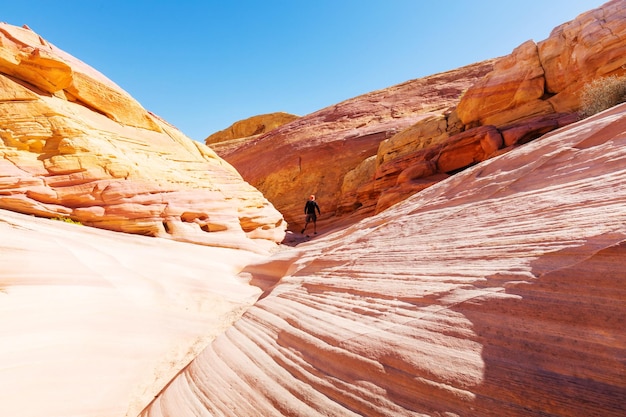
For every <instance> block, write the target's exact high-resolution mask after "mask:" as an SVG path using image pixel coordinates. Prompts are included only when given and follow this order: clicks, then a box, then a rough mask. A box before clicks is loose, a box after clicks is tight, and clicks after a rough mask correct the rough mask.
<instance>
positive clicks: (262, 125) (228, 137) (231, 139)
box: [204, 112, 298, 153]
mask: <svg viewBox="0 0 626 417" xmlns="http://www.w3.org/2000/svg"><path fill="white" fill-rule="evenodd" d="M296 119H298V116H296V115H293V114H289V113H282V112H279V113H270V114H261V115H258V116H252V117H249V118H247V119H245V120H240V121H238V122H235V123H233V124H232V125H231V126H229V127H227V128H226V129H224V130H220V131H219V132H216V133H214V134H212V135H211V136H209V137H208V138H206V139H205V140H204V143H206V144H207V145H208V146H210V147H211V149H213V150H215V151H216V152H220V153H222V152H224V153H227V152H228V150H229V149H233V148H235V149H236V148H238V147H239V146H241V144H242V143H244V142H245V141H247V140H250V139H253V138H255V137H258V136H259V135H262V134H263V133H267V132H269V131H271V130H274V129H276V128H277V127H280V126H282V125H284V124H287V123H289V122H293V121H294V120H296Z"/></svg>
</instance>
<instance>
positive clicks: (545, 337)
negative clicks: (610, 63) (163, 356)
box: [141, 105, 626, 417]
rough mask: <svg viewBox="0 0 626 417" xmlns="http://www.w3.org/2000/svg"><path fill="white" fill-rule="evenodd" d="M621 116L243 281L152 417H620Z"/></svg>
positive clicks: (561, 136) (258, 269) (625, 183)
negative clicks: (234, 306) (230, 308)
mask: <svg viewBox="0 0 626 417" xmlns="http://www.w3.org/2000/svg"><path fill="white" fill-rule="evenodd" d="M625 167H626V105H622V106H620V107H618V108H615V109H613V110H611V111H608V112H605V113H603V114H601V115H598V116H596V117H593V118H591V119H587V120H585V121H583V122H579V123H576V124H572V125H570V126H568V127H566V128H563V129H560V130H558V131H556V132H554V133H552V134H548V135H546V136H544V137H542V138H541V140H538V141H534V142H532V143H529V144H526V145H524V146H522V147H519V148H517V149H515V150H513V151H511V152H509V153H506V154H504V155H501V156H499V157H496V158H493V159H491V160H489V161H486V162H483V163H481V164H478V165H476V166H474V167H472V168H470V169H468V170H466V171H464V172H462V173H460V174H458V175H456V176H455V177H452V178H449V179H448V180H446V181H443V182H440V183H438V184H437V185H435V186H433V187H430V188H429V189H427V190H425V191H423V192H422V193H419V194H416V195H414V196H413V197H411V198H409V199H408V200H406V201H404V202H403V203H400V204H397V205H395V206H393V207H392V208H390V209H388V210H386V211H384V212H383V213H381V214H379V215H377V216H374V217H372V218H369V219H367V220H364V221H362V222H360V223H358V224H356V225H354V226H352V227H350V228H348V229H346V230H343V231H340V232H337V233H335V234H331V235H329V236H327V237H324V238H320V239H319V240H317V241H314V242H311V243H309V244H307V245H302V246H300V247H298V248H297V249H294V250H293V251H291V252H286V253H283V254H281V255H280V256H277V257H276V259H275V260H270V261H269V262H267V263H264V264H261V265H257V266H250V267H248V268H247V271H246V272H245V273H244V274H242V276H244V277H246V276H247V277H248V278H249V279H251V282H252V283H254V284H256V285H259V286H261V288H262V289H263V290H264V291H265V292H264V294H263V295H262V296H261V299H260V300H259V301H258V302H257V303H256V304H255V306H254V307H253V308H251V309H250V310H249V311H248V312H247V313H246V314H245V315H244V316H243V318H242V319H240V320H239V321H238V322H236V324H235V325H234V327H233V328H231V329H229V330H228V331H227V332H226V333H225V334H224V335H222V336H220V337H218V338H217V340H216V342H215V343H213V344H212V346H211V347H210V348H208V349H207V350H205V351H204V352H203V353H202V354H200V355H199V357H198V358H197V359H196V360H194V361H193V362H192V363H191V364H190V365H189V366H188V367H187V368H186V369H185V370H184V371H183V372H182V373H181V374H180V375H179V376H178V377H177V378H176V379H174V381H172V382H171V383H170V384H169V385H168V387H167V388H166V389H165V390H164V391H163V392H162V393H161V394H160V395H159V396H158V398H157V399H155V401H154V402H153V403H152V404H151V405H150V406H149V407H148V408H147V409H146V410H145V411H144V412H143V413H142V414H141V415H142V416H143V417H161V416H176V417H185V416H196V415H228V416H250V415H263V416H270V415H271V416H303V415H306V416H322V415H324V416H357V415H358V416H390V415H393V416H443V415H446V416H520V417H521V416H524V417H528V416H548V415H549V416H569V417H573V416H580V417H583V416H584V417H586V416H605V417H606V416H614V417H617V416H623V415H624V413H626V402H625V401H624V400H625V399H626V379H625V378H624V375H626V364H625V363H624V360H623V359H624V357H625V355H626V333H625V332H624V317H626V290H625V289H626V274H625V273H624V271H626V263H625V262H626V261H625V259H626V226H625V225H626V169H625Z"/></svg>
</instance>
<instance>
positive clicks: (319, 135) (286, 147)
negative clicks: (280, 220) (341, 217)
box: [217, 61, 492, 230]
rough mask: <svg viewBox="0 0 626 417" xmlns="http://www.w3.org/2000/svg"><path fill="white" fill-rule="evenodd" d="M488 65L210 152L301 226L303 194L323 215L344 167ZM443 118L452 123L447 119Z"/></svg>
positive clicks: (447, 103) (434, 110) (335, 196)
mask: <svg viewBox="0 0 626 417" xmlns="http://www.w3.org/2000/svg"><path fill="white" fill-rule="evenodd" d="M491 69H492V62H491V61H486V62H481V63H478V64H474V65H470V66H467V67H463V68H460V69H457V70H454V71H449V72H444V73H441V74H435V75H432V76H430V77H425V78H422V79H418V80H412V81H408V82H406V83H403V84H400V85H396V86H393V87H390V88H387V89H384V90H380V91H375V92H372V93H369V94H365V95H362V96H359V97H356V98H353V99H350V100H346V101H344V102H342V103H339V104H336V105H334V106H331V107H328V108H326V109H322V110H320V111H317V112H315V113H312V114H310V115H307V116H303V117H301V118H299V119H297V120H295V121H293V122H290V123H287V124H285V125H283V126H280V127H278V128H276V129H274V130H272V131H270V132H268V133H266V134H263V135H260V136H258V137H256V138H253V139H249V140H246V141H245V142H243V143H242V144H241V146H240V147H236V148H233V147H229V148H226V149H223V148H222V149H220V148H219V147H218V148H217V150H218V152H219V154H220V156H222V157H223V158H224V159H226V160H227V161H228V162H229V163H231V164H232V165H233V166H234V167H235V168H236V169H237V170H238V171H239V172H240V173H241V174H242V176H243V178H244V179H246V181H248V182H250V183H251V184H252V185H254V186H255V187H257V188H258V189H259V190H260V191H261V192H263V195H264V196H265V197H267V199H268V200H269V201H271V202H272V204H273V205H274V206H275V207H276V208H277V209H279V211H280V212H281V213H282V214H283V215H284V216H285V220H287V223H289V225H290V228H291V229H292V230H300V229H301V228H302V221H303V207H304V203H305V202H306V200H307V198H308V196H309V195H310V194H315V195H316V196H317V199H318V201H319V203H320V205H321V209H322V219H327V218H328V217H329V216H332V215H333V214H334V213H335V211H336V210H337V207H338V205H339V201H340V196H341V189H342V185H343V180H344V178H345V176H346V175H347V173H348V172H350V171H352V170H354V169H356V168H357V167H358V166H359V165H360V164H361V163H362V162H363V161H364V160H365V159H367V158H369V157H371V156H374V155H376V153H377V150H378V146H379V144H380V143H381V142H382V141H384V140H385V139H388V138H390V137H392V136H393V135H394V134H396V133H398V132H400V131H402V130H404V129H405V128H408V127H409V126H411V125H413V124H415V123H416V122H417V121H419V120H421V119H424V118H425V117H428V116H430V115H433V114H443V113H445V112H446V110H447V109H448V108H449V107H451V106H453V105H455V104H456V103H457V102H458V98H459V96H460V95H461V93H462V92H463V91H465V90H466V89H467V88H469V86H471V85H472V84H473V83H474V82H475V80H477V79H479V78H480V77H482V76H483V75H485V74H486V73H488V72H489V71H490V70H491ZM445 123H450V124H454V123H455V119H454V117H452V118H451V119H450V121H447V119H446V122H445ZM369 180H371V179H369ZM323 221H325V220H323Z"/></svg>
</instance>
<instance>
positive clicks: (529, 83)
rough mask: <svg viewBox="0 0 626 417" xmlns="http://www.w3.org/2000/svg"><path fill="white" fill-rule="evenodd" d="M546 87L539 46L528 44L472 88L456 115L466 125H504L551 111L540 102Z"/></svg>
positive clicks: (546, 105) (463, 99) (519, 48)
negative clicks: (538, 51)
mask: <svg viewBox="0 0 626 417" xmlns="http://www.w3.org/2000/svg"><path fill="white" fill-rule="evenodd" d="M544 84H545V78H544V73H543V68H542V66H541V62H540V60H539V54H538V53H537V45H536V44H535V43H534V42H533V41H528V42H526V43H524V44H522V45H520V46H519V47H517V48H516V49H515V50H514V51H513V52H512V53H511V54H510V55H507V56H505V57H503V58H500V59H499V60H498V61H497V62H496V63H495V64H494V69H493V71H492V72H491V73H490V74H488V75H486V76H485V77H484V78H483V79H482V80H480V81H478V82H477V83H476V84H475V85H473V86H472V87H470V88H469V90H468V91H467V92H466V93H465V94H464V95H463V97H462V98H461V101H460V103H459V105H458V107H457V113H458V115H459V118H460V119H461V120H462V121H463V123H465V124H466V125H475V124H481V125H487V124H493V125H502V124H506V123H510V122H512V121H515V120H517V119H520V118H523V117H525V116H528V115H533V114H537V113H548V112H552V107H551V106H550V105H549V104H548V103H547V102H544V101H542V100H541V98H542V96H543V95H544Z"/></svg>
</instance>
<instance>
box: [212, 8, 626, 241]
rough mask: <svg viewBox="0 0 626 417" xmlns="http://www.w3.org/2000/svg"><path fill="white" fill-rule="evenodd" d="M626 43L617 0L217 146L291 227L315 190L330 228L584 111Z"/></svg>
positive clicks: (623, 66)
mask: <svg viewBox="0 0 626 417" xmlns="http://www.w3.org/2000/svg"><path fill="white" fill-rule="evenodd" d="M624 51H626V1H624V0H613V1H611V2H608V3H606V4H605V5H603V6H602V7H600V8H598V9H595V10H592V11H589V12H587V13H584V14H581V15H580V16H578V17H577V18H576V19H574V20H572V21H571V22H567V23H565V24H563V25H560V26H559V27H557V28H555V29H554V30H553V31H552V33H551V34H550V36H549V37H548V39H546V40H543V41H541V42H538V43H535V42H534V41H532V40H529V41H527V42H524V43H523V44H522V45H520V46H518V47H517V48H515V49H514V50H513V51H512V52H511V54H509V55H507V56H504V57H500V58H498V59H495V60H493V61H489V62H483V63H479V64H475V65H473V66H469V67H466V68H462V69H459V70H455V71H450V72H447V73H443V74H437V75H434V76H431V77H425V78H423V79H421V80H413V81H410V82H407V83H404V84H402V85H399V86H394V87H391V88H388V89H385V90H381V91H379V92H376V93H372V94H366V95H364V96H361V97H357V98H355V99H352V100H349V101H347V102H344V103H340V104H338V105H337V106H334V107H329V108H327V109H323V110H321V111H319V112H316V113H313V114H311V115H308V116H304V117H303V118H301V119H299V120H298V121H296V122H292V123H289V124H287V125H285V126H283V127H282V128H280V129H277V130H275V131H273V132H270V133H268V134H267V135H262V136H260V137H259V138H258V139H256V140H255V141H248V142H246V143H245V145H241V146H240V147H239V148H238V147H237V146H234V147H230V148H228V150H225V151H220V150H218V152H219V153H220V155H222V156H223V157H224V158H225V159H226V160H228V161H229V162H232V163H233V165H234V166H235V167H236V168H237V169H238V170H239V171H240V172H241V173H242V175H243V177H244V178H245V179H246V180H248V181H249V182H250V183H252V184H253V185H255V186H256V187H258V188H259V189H260V190H262V191H263V193H264V194H265V196H266V197H267V198H268V199H269V200H270V201H271V202H272V203H273V204H274V205H275V206H276V207H277V208H278V209H279V210H280V211H281V212H283V213H284V214H285V218H286V220H287V221H288V222H289V224H290V229H291V230H295V231H297V230H300V228H301V222H302V220H303V213H302V206H303V204H304V201H305V199H306V198H307V196H308V195H309V194H311V193H313V194H315V195H316V196H317V197H318V202H319V203H320V204H321V205H322V207H323V209H325V212H326V214H325V216H322V220H321V225H322V228H324V227H325V225H326V227H329V226H330V225H332V224H337V223H342V222H343V223H346V222H350V221H357V220H359V219H362V218H364V217H367V216H369V215H371V214H373V213H376V212H380V211H381V210H384V209H385V208H387V207H390V206H391V205H393V204H396V203H398V202H400V201H402V200H404V199H405V198H407V197H408V196H410V195H411V194H413V193H415V192H418V191H421V190H423V189H425V188H427V187H430V186H432V185H433V184H436V183H437V182H439V181H441V180H443V179H445V178H447V177H448V176H450V175H451V174H455V173H457V172H459V171H460V170H462V169H466V168H468V167H470V166H472V165H474V164H476V163H478V162H480V161H483V160H486V159H489V158H491V157H493V156H496V155H499V154H501V153H504V152H507V151H509V150H511V149H513V148H515V147H516V146H518V145H520V144H523V143H526V142H528V141H531V140H534V139H536V138H538V137H541V136H542V135H543V134H545V133H546V132H549V131H550V130H553V129H557V128H559V127H562V126H564V125H567V124H569V123H572V122H575V121H576V120H578V110H579V107H580V100H579V95H580V92H581V90H582V88H583V87H584V85H585V84H586V83H588V82H589V81H591V80H593V79H596V78H599V77H604V76H608V75H614V74H616V75H621V74H624V73H626V54H625V53H624ZM485 130H489V131H491V132H492V134H490V136H489V137H490V139H489V141H490V143H489V144H486V142H485V136H484V134H483V133H484V132H485ZM498 136H500V137H501V138H500V139H498V138H497V137H498ZM485 145H487V147H486V148H485ZM442 151H443V152H445V154H446V155H443V157H441V156H440V155H439V153H440V152H442ZM253 161H254V162H253ZM259 161H262V163H259Z"/></svg>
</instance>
